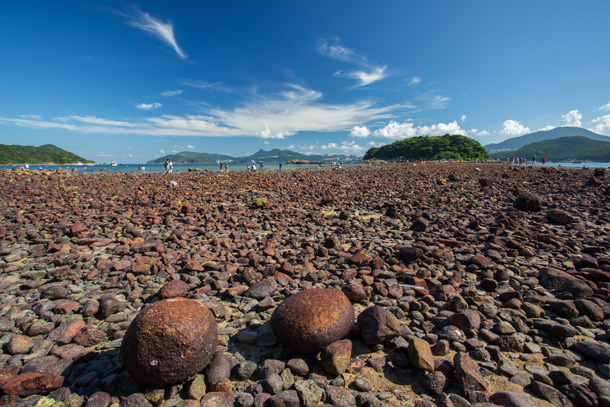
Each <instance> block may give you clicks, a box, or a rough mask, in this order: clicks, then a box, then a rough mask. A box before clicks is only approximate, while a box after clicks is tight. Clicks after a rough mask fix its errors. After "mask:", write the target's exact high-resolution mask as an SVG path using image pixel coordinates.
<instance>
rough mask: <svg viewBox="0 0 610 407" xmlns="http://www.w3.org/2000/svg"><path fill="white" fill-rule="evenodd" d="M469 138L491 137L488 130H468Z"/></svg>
mask: <svg viewBox="0 0 610 407" xmlns="http://www.w3.org/2000/svg"><path fill="white" fill-rule="evenodd" d="M468 136H470V137H486V136H489V132H488V131H487V130H479V129H470V130H468Z"/></svg>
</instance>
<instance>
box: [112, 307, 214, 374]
mask: <svg viewBox="0 0 610 407" xmlns="http://www.w3.org/2000/svg"><path fill="white" fill-rule="evenodd" d="M217 338H218V327H217V325H216V322H215V321H214V317H213V315H212V313H211V312H210V311H209V310H208V309H207V308H206V307H205V306H203V305H202V304H201V303H199V302H198V301H195V300H190V299H185V298H172V299H168V300H163V301H159V302H157V303H154V304H152V305H150V306H148V307H146V308H144V310H142V312H140V313H139V314H138V316H137V317H136V318H135V319H134V320H133V322H132V323H131V325H129V328H127V331H126V333H125V337H124V339H123V343H122V345H121V356H122V357H123V363H124V364H125V368H126V369H127V371H128V372H129V373H130V374H131V375H132V376H133V377H134V378H135V379H136V380H138V381H139V382H142V383H148V384H169V383H176V382H179V381H181V380H184V379H186V378H188V377H189V376H191V375H193V374H195V373H197V372H200V371H201V370H202V369H203V368H205V367H206V366H207V364H208V363H209V361H210V359H211V358H212V355H213V354H214V351H215V349H216V342H217Z"/></svg>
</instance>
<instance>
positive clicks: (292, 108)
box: [0, 84, 401, 139]
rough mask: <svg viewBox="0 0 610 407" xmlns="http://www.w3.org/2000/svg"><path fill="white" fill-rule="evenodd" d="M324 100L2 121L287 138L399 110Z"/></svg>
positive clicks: (262, 99) (300, 95)
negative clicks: (135, 117)
mask: <svg viewBox="0 0 610 407" xmlns="http://www.w3.org/2000/svg"><path fill="white" fill-rule="evenodd" d="M321 99H322V94H321V93H320V92H318V91H315V90H312V89H306V88H303V87H302V86H300V85H294V84H287V85H285V90H284V91H282V92H280V93H278V94H275V95H270V96H255V97H253V98H252V99H251V100H249V101H248V102H246V103H244V104H243V105H241V106H240V107H237V108H233V109H220V108H213V109H212V108H201V110H202V113H204V114H198V115H184V116H176V115H161V116H155V117H149V118H147V119H145V120H141V121H117V120H111V119H105V118H99V117H95V116H67V117H60V118H55V119H51V120H44V119H42V118H31V117H30V118H24V117H21V118H7V117H0V123H2V124H12V125H18V126H25V127H31V128H39V129H43V128H55V129H63V130H70V131H74V132H79V133H85V134H90V133H108V134H137V135H151V136H202V137H233V136H250V137H260V138H278V139H281V138H285V137H288V136H291V135H294V134H296V133H298V132H304V131H311V132H334V131H349V130H350V129H352V128H353V127H354V126H359V125H361V124H362V123H368V122H371V121H376V120H383V119H388V118H390V117H391V116H392V114H391V112H392V111H394V110H397V109H399V108H401V106H399V105H390V106H383V107H377V106H375V104H374V103H373V102H371V101H359V102H354V103H351V104H326V103H323V102H321Z"/></svg>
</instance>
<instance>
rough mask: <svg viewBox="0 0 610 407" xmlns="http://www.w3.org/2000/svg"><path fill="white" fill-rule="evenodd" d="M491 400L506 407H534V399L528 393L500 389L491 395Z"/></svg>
mask: <svg viewBox="0 0 610 407" xmlns="http://www.w3.org/2000/svg"><path fill="white" fill-rule="evenodd" d="M491 401H492V402H494V403H496V404H499V405H501V406H504V407H534V400H532V397H531V396H530V395H529V394H527V393H517V392H513V391H499V392H497V393H494V394H493V395H492V396H491Z"/></svg>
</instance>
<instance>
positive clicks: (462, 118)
mask: <svg viewBox="0 0 610 407" xmlns="http://www.w3.org/2000/svg"><path fill="white" fill-rule="evenodd" d="M466 119H467V117H466V115H465V114H463V115H462V117H460V120H461V121H462V122H465V121H466Z"/></svg>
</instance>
